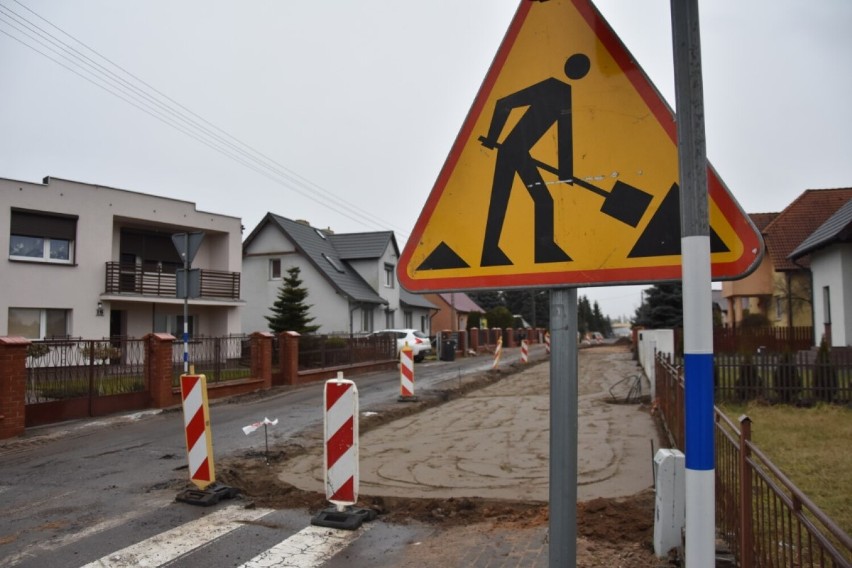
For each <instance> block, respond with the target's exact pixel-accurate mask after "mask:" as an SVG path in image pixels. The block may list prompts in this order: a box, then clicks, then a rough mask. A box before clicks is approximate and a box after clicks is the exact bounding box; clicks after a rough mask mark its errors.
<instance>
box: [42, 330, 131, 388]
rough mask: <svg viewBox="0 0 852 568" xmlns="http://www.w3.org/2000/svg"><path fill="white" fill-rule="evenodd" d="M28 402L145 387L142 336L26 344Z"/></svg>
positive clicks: (55, 340)
mask: <svg viewBox="0 0 852 568" xmlns="http://www.w3.org/2000/svg"><path fill="white" fill-rule="evenodd" d="M26 364H27V393H26V403H27V404H38V403H42V402H53V401H60V400H66V399H71V398H79V397H86V396H89V397H92V396H108V395H113V394H126V393H131V392H139V391H143V390H145V388H146V383H145V347H144V341H143V340H141V339H128V338H119V337H115V338H110V339H102V340H96V339H79V338H77V339H75V338H62V339H45V340H40V341H33V342H32V343H31V344H30V346H29V347H28V348H27V362H26Z"/></svg>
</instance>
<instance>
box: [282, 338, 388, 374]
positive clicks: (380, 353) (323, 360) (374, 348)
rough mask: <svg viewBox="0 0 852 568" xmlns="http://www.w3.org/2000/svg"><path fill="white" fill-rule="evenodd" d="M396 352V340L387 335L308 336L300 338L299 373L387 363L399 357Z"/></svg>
mask: <svg viewBox="0 0 852 568" xmlns="http://www.w3.org/2000/svg"><path fill="white" fill-rule="evenodd" d="M396 349H397V348H396V339H394V338H393V337H391V336H390V335H385V334H376V335H366V336H360V337H354V336H336V335H309V334H305V335H302V336H301V337H299V370H300V371H306V370H309V369H323V368H328V367H340V366H344V365H356V364H359V363H367V362H372V361H387V360H388V359H394V358H396V356H397V350H396Z"/></svg>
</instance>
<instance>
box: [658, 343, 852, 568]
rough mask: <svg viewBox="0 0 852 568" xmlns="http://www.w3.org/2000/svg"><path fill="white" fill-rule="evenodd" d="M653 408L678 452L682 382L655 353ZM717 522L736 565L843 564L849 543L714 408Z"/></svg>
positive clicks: (851, 557) (851, 550)
mask: <svg viewBox="0 0 852 568" xmlns="http://www.w3.org/2000/svg"><path fill="white" fill-rule="evenodd" d="M655 381H656V391H657V405H658V406H657V408H658V411H659V413H660V415H661V418H662V421H663V424H664V426H665V427H666V429H667V431H668V432H669V433H670V435H671V438H672V441H673V442H674V444H675V446H677V447H678V448H681V449H682V448H684V437H683V413H684V403H683V401H684V396H683V378H682V377H681V374H680V367H678V366H676V365H674V364H673V363H672V362H671V360H669V359H668V358H667V357H665V356H664V355H662V354H658V355H657V359H656V367H655ZM714 414H715V424H716V428H715V430H716V437H715V438H716V439H715V447H716V463H715V471H716V513H717V515H716V524H717V529H718V531H719V533H720V534H721V535H722V537H723V538H724V539H725V540H726V541H727V542H728V544H729V545H730V547H731V550H732V551H733V552H734V554H735V555H736V557H737V559H738V565H739V566H741V567H742V568H751V567H764V566H765V567H775V566H796V567H814V566H819V567H837V568H840V567H849V566H852V538H850V536H849V535H848V534H846V533H845V532H844V531H843V530H842V529H841V528H840V527H839V526H838V525H837V524H836V523H834V522H833V521H832V520H831V519H830V518H829V517H828V516H827V515H826V514H825V513H824V512H822V510H821V509H820V508H819V507H817V506H816V505H815V504H814V503H813V502H812V501H811V500H810V499H809V498H808V497H807V496H806V495H805V494H804V493H802V492H801V491H800V490H799V489H798V488H797V487H796V486H795V485H794V484H793V482H792V481H790V480H789V479H788V478H787V477H786V476H785V475H784V473H783V472H782V471H781V470H780V469H778V467H777V466H775V465H774V464H773V463H772V462H771V460H769V458H768V457H767V456H766V455H764V454H763V453H762V452H761V451H760V449H759V448H758V447H757V446H756V445H754V443H753V442H752V441H751V428H750V421H749V420H748V419H747V418H746V417H743V419H742V420H741V429H738V428H737V426H736V425H735V424H734V423H733V422H731V420H729V419H728V417H727V416H725V415H724V413H722V412H721V411H720V410H719V409H718V408H716V409H715V412H714Z"/></svg>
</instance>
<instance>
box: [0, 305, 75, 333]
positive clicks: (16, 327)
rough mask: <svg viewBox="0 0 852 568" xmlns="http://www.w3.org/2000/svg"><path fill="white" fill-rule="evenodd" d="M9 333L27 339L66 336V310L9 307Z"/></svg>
mask: <svg viewBox="0 0 852 568" xmlns="http://www.w3.org/2000/svg"><path fill="white" fill-rule="evenodd" d="M9 335H17V336H20V337H26V338H27V339H44V338H45V337H66V336H67V335H68V310H55V309H42V308H9Z"/></svg>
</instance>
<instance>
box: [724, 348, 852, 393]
mask: <svg viewBox="0 0 852 568" xmlns="http://www.w3.org/2000/svg"><path fill="white" fill-rule="evenodd" d="M713 360H714V366H715V371H714V380H715V385H716V399H717V400H723V401H730V402H745V401H748V400H754V399H760V400H765V401H768V402H781V403H787V404H797V403H811V402H829V403H831V402H833V403H841V404H843V403H848V402H849V401H852V350H848V349H836V348H835V349H831V350H830V351H829V352H826V353H825V354H823V355H821V354H820V352H819V351H818V350H815V349H808V350H805V351H796V352H781V353H773V352H763V353H754V354H746V355H739V354H721V353H717V354H716V355H715V356H714V358H713Z"/></svg>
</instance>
